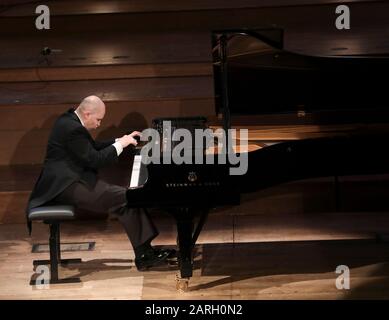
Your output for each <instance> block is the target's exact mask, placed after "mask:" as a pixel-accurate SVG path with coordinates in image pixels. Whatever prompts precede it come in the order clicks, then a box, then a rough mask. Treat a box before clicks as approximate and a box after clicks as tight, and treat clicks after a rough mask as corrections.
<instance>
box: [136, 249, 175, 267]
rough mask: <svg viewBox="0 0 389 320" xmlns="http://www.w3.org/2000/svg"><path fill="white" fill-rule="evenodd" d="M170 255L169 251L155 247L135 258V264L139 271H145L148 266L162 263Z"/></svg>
mask: <svg viewBox="0 0 389 320" xmlns="http://www.w3.org/2000/svg"><path fill="white" fill-rule="evenodd" d="M168 256H169V252H168V251H163V250H156V249H153V250H150V251H148V252H146V253H144V254H142V255H141V256H140V257H138V258H135V266H136V268H137V269H138V270H139V271H144V270H147V269H148V268H151V267H155V266H157V265H160V264H162V263H163V262H165V260H166V259H167V257H168Z"/></svg>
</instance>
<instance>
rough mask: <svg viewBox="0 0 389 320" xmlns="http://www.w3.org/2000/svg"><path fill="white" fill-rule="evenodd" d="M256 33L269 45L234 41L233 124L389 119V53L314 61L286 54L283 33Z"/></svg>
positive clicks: (236, 36)
mask: <svg viewBox="0 0 389 320" xmlns="http://www.w3.org/2000/svg"><path fill="white" fill-rule="evenodd" d="M255 32H258V33H259V34H261V35H262V36H263V37H264V38H265V39H270V41H261V40H259V39H258V38H255V37H253V36H247V35H240V34H236V33H235V34H234V35H233V36H232V33H231V34H230V36H229V40H228V47H227V52H228V55H227V56H228V69H227V71H228V93H229V108H230V112H231V115H232V124H234V123H235V124H239V125H241V126H244V125H245V122H247V123H251V124H253V123H255V124H268V125H276V124H285V123H288V124H344V123H356V122H360V121H361V122H363V123H366V122H374V123H376V122H382V121H385V122H386V121H387V120H388V119H389V99H387V94H386V92H387V88H388V86H387V83H386V82H387V81H384V79H386V78H387V77H388V76H387V75H388V74H389V54H388V55H387V56H386V55H377V56H371V55H370V56H363V55H359V56H345V55H336V56H335V55H334V56H309V55H303V54H299V53H293V52H289V51H286V50H283V49H282V47H283V45H282V38H280V37H281V35H282V32H281V33H278V35H277V30H273V33H272V30H270V31H269V30H265V31H264V32H263V31H261V30H257V31H255ZM277 37H278V38H277ZM214 53H215V55H214V74H215V90H216V92H215V93H216V109H217V110H216V112H219V111H220V103H221V101H220V99H219V97H220V91H221V88H220V64H218V56H217V47H216V46H215V47H214ZM247 115H250V116H249V117H247ZM253 116H254V117H253Z"/></svg>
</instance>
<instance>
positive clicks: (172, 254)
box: [153, 248, 177, 260]
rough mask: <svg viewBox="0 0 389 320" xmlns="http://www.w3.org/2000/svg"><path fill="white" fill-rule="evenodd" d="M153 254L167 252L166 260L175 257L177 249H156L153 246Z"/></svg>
mask: <svg viewBox="0 0 389 320" xmlns="http://www.w3.org/2000/svg"><path fill="white" fill-rule="evenodd" d="M153 250H154V253H155V254H160V253H162V254H167V258H166V259H167V260H171V259H177V251H176V250H175V249H156V248H153Z"/></svg>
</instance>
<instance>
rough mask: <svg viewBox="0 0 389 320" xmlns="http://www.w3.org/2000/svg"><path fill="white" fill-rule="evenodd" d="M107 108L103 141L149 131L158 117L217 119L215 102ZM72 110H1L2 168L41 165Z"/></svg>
mask: <svg viewBox="0 0 389 320" xmlns="http://www.w3.org/2000/svg"><path fill="white" fill-rule="evenodd" d="M74 106H76V104H75V105H74ZM106 106H107V112H106V116H105V118H104V120H103V122H102V125H101V127H100V128H99V129H98V130H96V131H95V132H93V135H94V136H95V137H96V138H97V139H102V140H103V139H109V138H112V137H114V138H116V137H120V136H121V135H123V134H124V133H126V132H127V131H133V130H143V129H145V128H148V127H150V125H151V120H152V119H154V118H157V117H169V116H171V117H172V116H174V117H175V116H198V115H203V116H213V115H214V109H213V108H214V100H213V99H212V98H205V99H192V100H185V99H177V100H163V101H133V102H126V101H121V102H107V103H106ZM70 107H72V105H71V104H59V105H42V106H36V105H19V106H2V107H0V128H1V130H0V165H23V164H25V165H30V164H39V163H42V161H43V158H44V154H45V150H46V144H47V139H48V135H49V133H50V129H51V127H52V125H53V124H54V121H55V119H56V118H57V117H58V116H59V115H60V114H61V113H63V112H65V111H66V110H67V109H69V108H70ZM0 179H1V178H0Z"/></svg>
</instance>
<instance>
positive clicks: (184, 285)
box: [176, 275, 189, 293]
mask: <svg viewBox="0 0 389 320" xmlns="http://www.w3.org/2000/svg"><path fill="white" fill-rule="evenodd" d="M188 287H189V278H181V277H179V276H178V275H176V290H177V291H178V292H180V293H184V292H187V291H188Z"/></svg>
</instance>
